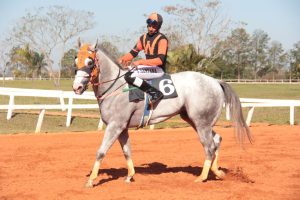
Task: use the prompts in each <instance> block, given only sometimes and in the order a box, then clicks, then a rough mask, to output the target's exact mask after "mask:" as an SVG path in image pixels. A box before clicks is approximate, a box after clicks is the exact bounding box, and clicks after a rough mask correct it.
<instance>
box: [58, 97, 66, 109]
mask: <svg viewBox="0 0 300 200" xmlns="http://www.w3.org/2000/svg"><path fill="white" fill-rule="evenodd" d="M59 101H60V105H61V110H62V111H66V106H65V100H64V97H63V96H62V95H61V96H60V97H59Z"/></svg>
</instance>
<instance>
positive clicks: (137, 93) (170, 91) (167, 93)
mask: <svg viewBox="0 0 300 200" xmlns="http://www.w3.org/2000/svg"><path fill="white" fill-rule="evenodd" d="M147 82H148V83H149V84H150V85H151V86H152V87H155V88H156V89H158V90H160V91H161V92H162V93H163V94H164V98H163V99H170V98H175V97H177V96H178V95H177V92H176V88H175V86H174V84H173V81H172V79H171V76H170V75H169V74H164V75H163V76H162V77H159V78H155V79H151V80H147ZM128 90H129V102H136V101H143V100H144V99H145V94H144V92H143V91H142V90H140V89H139V88H138V87H134V86H129V88H128Z"/></svg>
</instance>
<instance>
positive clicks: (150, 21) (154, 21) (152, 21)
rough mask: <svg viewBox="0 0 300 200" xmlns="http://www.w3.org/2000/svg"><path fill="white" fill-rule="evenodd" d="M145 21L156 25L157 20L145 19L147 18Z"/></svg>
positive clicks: (150, 24)
mask: <svg viewBox="0 0 300 200" xmlns="http://www.w3.org/2000/svg"><path fill="white" fill-rule="evenodd" d="M146 23H147V24H148V25H149V26H158V21H156V20H153V19H147V20H146Z"/></svg>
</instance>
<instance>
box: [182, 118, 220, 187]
mask: <svg viewBox="0 0 300 200" xmlns="http://www.w3.org/2000/svg"><path fill="white" fill-rule="evenodd" d="M180 116H181V118H182V119H183V120H184V121H186V122H188V123H189V124H190V125H191V126H192V127H193V128H194V129H195V131H196V132H197V133H198V136H199V138H200V141H201V143H202V140H201V137H202V138H208V140H209V138H210V137H205V136H201V133H202V132H207V133H206V134H208V135H212V137H213V143H214V145H215V148H214V149H215V150H214V153H212V155H213V156H212V158H210V159H212V160H213V161H212V160H209V159H208V160H207V159H206V160H207V161H206V160H205V162H204V166H203V170H202V173H201V175H200V176H199V177H198V178H197V179H196V180H195V181H196V182H199V181H205V180H206V179H207V177H208V173H209V167H210V169H211V171H212V172H213V173H214V174H215V175H216V176H217V178H220V179H222V178H223V177H224V176H225V173H224V172H223V171H222V170H219V166H218V159H219V150H220V145H221V141H222V137H221V136H220V135H219V134H217V133H216V132H214V131H213V130H212V129H211V128H208V130H207V131H205V130H206V129H203V131H201V130H200V129H199V131H198V130H197V128H196V126H195V124H194V123H193V121H192V120H191V119H190V118H189V117H188V115H187V113H180ZM204 135H205V134H204ZM208 140H207V139H206V140H205V141H206V142H205V144H206V143H207V141H208ZM202 144H203V143H202ZM205 144H203V146H205ZM208 149H209V148H208ZM212 151H213V149H212ZM205 155H207V153H206V152H205ZM211 163H212V164H211Z"/></svg>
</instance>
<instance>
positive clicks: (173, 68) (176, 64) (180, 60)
mask: <svg viewBox="0 0 300 200" xmlns="http://www.w3.org/2000/svg"><path fill="white" fill-rule="evenodd" d="M202 59H203V56H200V55H198V54H197V52H196V50H195V49H194V46H193V45H192V44H189V45H184V46H182V47H178V48H177V49H174V50H173V51H170V52H169V53H168V59H167V71H168V72H169V73H175V72H180V71H187V70H190V71H197V63H199V62H200V61H201V60H202Z"/></svg>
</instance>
